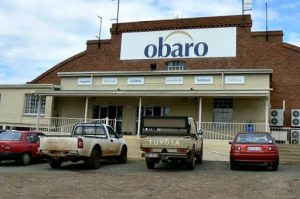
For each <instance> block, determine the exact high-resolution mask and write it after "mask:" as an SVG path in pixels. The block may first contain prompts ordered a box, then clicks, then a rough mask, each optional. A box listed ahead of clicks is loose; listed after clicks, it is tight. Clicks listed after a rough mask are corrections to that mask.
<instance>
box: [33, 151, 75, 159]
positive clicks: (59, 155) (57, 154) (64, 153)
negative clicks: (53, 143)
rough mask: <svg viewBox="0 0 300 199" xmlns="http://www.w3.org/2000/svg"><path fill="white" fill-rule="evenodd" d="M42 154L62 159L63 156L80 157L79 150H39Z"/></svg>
mask: <svg viewBox="0 0 300 199" xmlns="http://www.w3.org/2000/svg"><path fill="white" fill-rule="evenodd" d="M39 154H40V155H43V156H46V157H47V158H51V159H62V158H65V159H67V158H70V159H71V158H77V157H79V153H78V151H46V150H45V151H43V150H40V151H39Z"/></svg>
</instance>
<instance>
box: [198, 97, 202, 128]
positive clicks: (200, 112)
mask: <svg viewBox="0 0 300 199" xmlns="http://www.w3.org/2000/svg"><path fill="white" fill-rule="evenodd" d="M200 129H202V97H199V110H198V130H200Z"/></svg>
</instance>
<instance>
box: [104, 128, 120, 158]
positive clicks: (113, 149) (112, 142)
mask: <svg viewBox="0 0 300 199" xmlns="http://www.w3.org/2000/svg"><path fill="white" fill-rule="evenodd" d="M107 130H108V134H109V153H110V155H119V152H120V146H121V142H120V140H119V139H118V136H117V134H116V132H115V131H114V130H113V129H112V128H111V127H110V126H107Z"/></svg>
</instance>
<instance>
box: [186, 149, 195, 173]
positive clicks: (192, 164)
mask: <svg viewBox="0 0 300 199" xmlns="http://www.w3.org/2000/svg"><path fill="white" fill-rule="evenodd" d="M195 163H196V162H195V151H194V150H193V151H191V152H190V155H189V158H188V159H187V162H186V164H187V169H188V170H193V169H195Z"/></svg>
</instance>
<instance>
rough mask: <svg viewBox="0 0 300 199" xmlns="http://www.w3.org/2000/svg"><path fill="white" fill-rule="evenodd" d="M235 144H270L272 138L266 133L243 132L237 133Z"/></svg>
mask: <svg viewBox="0 0 300 199" xmlns="http://www.w3.org/2000/svg"><path fill="white" fill-rule="evenodd" d="M236 143H237V144H243V143H248V144H271V143H273V139H272V137H271V136H270V135H268V134H266V133H245V134H239V135H238V137H237V139H236Z"/></svg>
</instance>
